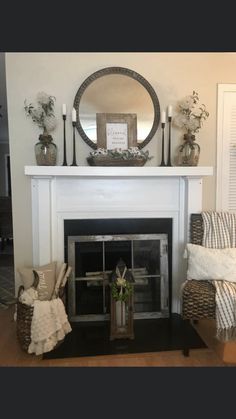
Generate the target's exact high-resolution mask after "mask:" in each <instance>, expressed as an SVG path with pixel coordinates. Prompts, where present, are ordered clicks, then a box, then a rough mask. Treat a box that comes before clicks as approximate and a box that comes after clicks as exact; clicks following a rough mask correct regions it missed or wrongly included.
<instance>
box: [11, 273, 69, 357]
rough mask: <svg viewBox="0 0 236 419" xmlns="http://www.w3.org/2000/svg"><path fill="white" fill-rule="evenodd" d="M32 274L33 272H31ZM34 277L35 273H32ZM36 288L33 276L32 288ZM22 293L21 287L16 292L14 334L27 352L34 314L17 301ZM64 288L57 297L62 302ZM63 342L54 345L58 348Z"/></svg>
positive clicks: (22, 288)
mask: <svg viewBox="0 0 236 419" xmlns="http://www.w3.org/2000/svg"><path fill="white" fill-rule="evenodd" d="M33 272H34V271H33ZM34 275H35V272H34ZM37 286H38V277H36V276H35V280H34V284H33V288H35V289H36V288H37ZM23 291H24V287H23V286H22V285H21V286H20V287H19V290H18V298H17V319H16V334H17V339H18V342H19V343H20V346H21V348H22V349H23V351H25V352H28V348H29V345H30V343H31V323H32V318H33V313H34V307H33V306H28V305H26V304H23V303H21V302H20V301H19V297H20V295H21V293H22V292H23ZM63 296H64V288H60V290H59V297H60V298H61V299H62V300H63ZM62 342H63V340H61V341H59V342H58V343H57V345H56V347H58V346H59V345H60V344H61V343H62ZM54 349H55V348H54Z"/></svg>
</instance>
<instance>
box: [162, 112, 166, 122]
mask: <svg viewBox="0 0 236 419" xmlns="http://www.w3.org/2000/svg"><path fill="white" fill-rule="evenodd" d="M161 123H162V124H165V123H166V113H165V111H162V113H161Z"/></svg>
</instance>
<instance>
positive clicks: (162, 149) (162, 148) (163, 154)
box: [160, 122, 166, 166]
mask: <svg viewBox="0 0 236 419" xmlns="http://www.w3.org/2000/svg"><path fill="white" fill-rule="evenodd" d="M161 129H162V143H161V164H160V166H166V164H165V139H164V130H165V122H162V123H161Z"/></svg>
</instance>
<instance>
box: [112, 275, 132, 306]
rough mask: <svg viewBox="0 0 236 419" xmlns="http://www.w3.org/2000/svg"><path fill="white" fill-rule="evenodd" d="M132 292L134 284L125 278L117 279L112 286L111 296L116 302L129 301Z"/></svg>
mask: <svg viewBox="0 0 236 419" xmlns="http://www.w3.org/2000/svg"><path fill="white" fill-rule="evenodd" d="M132 292H133V286H132V284H131V283H130V282H129V281H127V280H126V279H124V278H117V279H116V281H113V282H112V284H111V295H112V298H114V300H115V301H124V302H125V301H127V300H128V298H129V296H130V295H131V294H132Z"/></svg>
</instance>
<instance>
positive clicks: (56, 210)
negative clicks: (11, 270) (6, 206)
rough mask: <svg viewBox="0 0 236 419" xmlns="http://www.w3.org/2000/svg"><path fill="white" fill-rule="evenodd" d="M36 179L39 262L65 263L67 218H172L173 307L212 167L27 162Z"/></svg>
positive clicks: (34, 207) (34, 212) (35, 245)
mask: <svg viewBox="0 0 236 419" xmlns="http://www.w3.org/2000/svg"><path fill="white" fill-rule="evenodd" d="M25 175H26V176H30V178H31V192H32V230H33V263H34V266H37V265H44V264H46V263H49V262H51V261H53V260H56V261H58V262H63V261H64V259H65V255H64V220H67V219H78V220H79V219H104V218H114V219H116V218H172V220H173V239H172V256H173V257H172V311H173V312H179V290H180V286H181V283H182V282H183V281H184V279H185V278H186V262H185V261H184V260H183V251H184V247H185V244H186V241H187V239H188V231H189V217H190V214H191V213H198V212H201V211H202V182H203V177H204V176H212V175H213V168H212V167H201V166H196V167H153V166H147V167H114V166H113V167H91V166H84V167H83V166H76V167H70V166H25Z"/></svg>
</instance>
